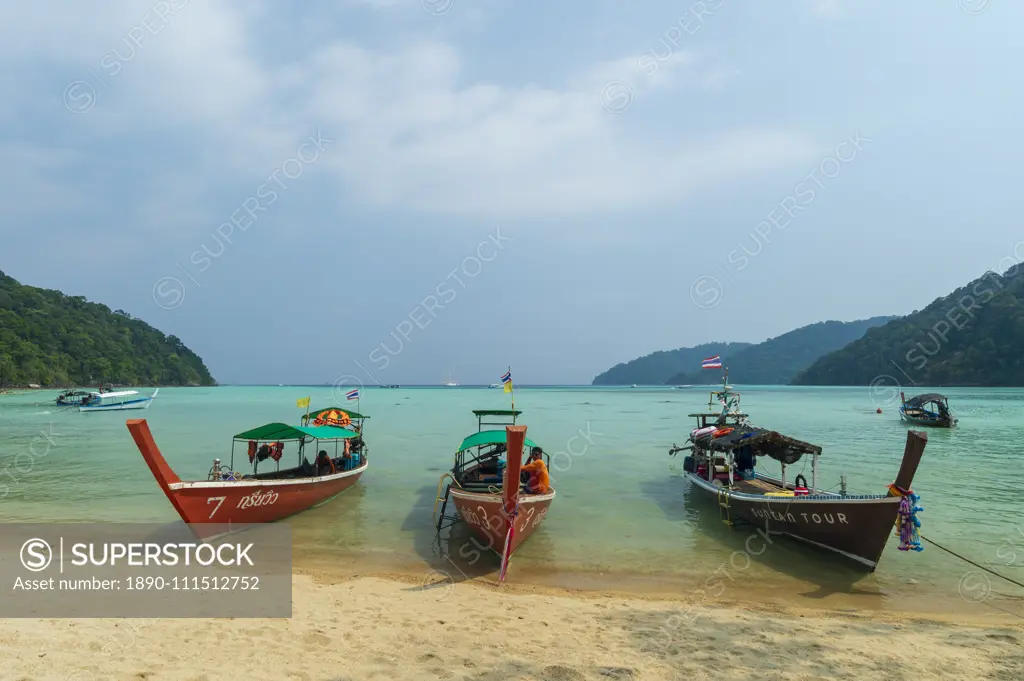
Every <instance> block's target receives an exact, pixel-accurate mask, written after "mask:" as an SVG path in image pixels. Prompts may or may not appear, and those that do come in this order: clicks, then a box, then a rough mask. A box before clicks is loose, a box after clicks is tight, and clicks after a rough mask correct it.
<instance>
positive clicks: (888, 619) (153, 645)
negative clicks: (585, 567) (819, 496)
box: [0, 576, 1024, 681]
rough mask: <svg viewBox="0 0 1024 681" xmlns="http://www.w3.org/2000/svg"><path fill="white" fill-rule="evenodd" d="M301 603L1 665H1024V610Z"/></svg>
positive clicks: (563, 600) (600, 602)
mask: <svg viewBox="0 0 1024 681" xmlns="http://www.w3.org/2000/svg"><path fill="white" fill-rule="evenodd" d="M294 603H295V605H294V611H293V617H292V619H289V620H281V619H277V620H241V619H238V620H6V621H3V622H0V679H3V680H4V681H7V680H12V681H49V680H51V679H52V680H54V681H57V680H59V681H94V680H95V681H101V680H102V681H121V680H125V681H127V680H135V681H138V680H140V679H147V680H151V681H171V680H181V681H186V680H187V681H214V680H219V679H242V680H244V681H258V680H261V679H274V680H282V679H296V680H300V681H342V680H353V681H354V680H362V679H380V680H381V681H385V680H386V681H392V680H404V679H409V680H413V679H415V681H427V680H429V679H472V680H474V681H505V680H510V679H511V680H527V679H551V680H557V681H574V680H582V679H594V680H600V681H609V680H611V681H615V680H627V679H635V680H647V679H650V680H660V679H672V680H673V681H674V680H676V679H724V680H727V681H728V680H734V679H735V680H738V679H779V680H782V679H785V680H786V681H797V680H804V679H806V680H811V679H814V680H818V679H862V678H868V677H869V676H874V677H876V678H878V679H884V680H885V681H892V680H896V679H905V680H906V681H925V680H927V679H957V680H961V679H994V680H997V681H1013V680H1019V679H1024V625H1022V623H1021V620H1019V619H1014V618H1007V619H1006V620H1005V621H1000V622H981V621H976V622H975V623H974V624H970V625H968V624H953V623H950V622H948V621H947V622H943V621H937V620H925V619H920V618H905V617H904V618H899V617H894V616H891V615H887V616H885V618H884V621H883V620H880V619H879V617H880V616H879V615H877V614H875V615H868V614H864V615H850V614H835V613H832V614H829V613H812V612H810V611H804V612H797V611H786V612H769V611H754V610H748V609H745V608H742V607H738V606H715V607H698V608H696V609H690V606H687V605H686V604H685V603H680V602H667V601H652V600H642V599H627V598H616V597H595V596H588V597H582V596H573V595H556V594H544V593H525V592H517V591H516V590H515V587H514V586H510V585H506V586H504V587H501V588H498V587H495V586H489V585H476V584H460V585H458V586H451V585H450V584H442V585H441V586H437V587H426V588H425V587H424V586H422V585H420V584H409V583H402V582H398V581H387V580H383V579H375V578H361V579H355V580H351V581H347V582H343V583H340V584H329V583H319V582H317V581H316V580H315V579H314V578H313V577H310V576H296V577H295V581H294ZM688 610H689V612H691V613H694V612H697V613H699V615H698V617H697V618H696V622H695V624H694V625H693V626H692V627H691V626H690V625H688V624H687V623H686V621H685V620H684V619H683V618H682V615H683V614H684V613H686V612H687V611H688Z"/></svg>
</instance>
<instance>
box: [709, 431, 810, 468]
mask: <svg viewBox="0 0 1024 681" xmlns="http://www.w3.org/2000/svg"><path fill="white" fill-rule="evenodd" d="M722 430H728V431H729V432H727V433H723V434H722V435H721V436H720V437H714V433H706V434H705V435H701V436H698V437H696V438H695V439H694V443H695V444H697V445H699V446H701V447H705V448H707V449H711V450H714V451H719V452H731V451H734V450H737V449H740V448H742V447H747V446H749V447H751V448H752V449H753V451H754V454H756V455H757V456H769V457H771V458H773V459H775V460H776V461H780V462H782V463H784V464H792V463H796V462H797V461H799V460H800V457H802V456H803V455H804V454H821V447H819V446H817V445H812V444H810V443H807V442H802V441H800V440H795V439H793V438H791V437H787V436H785V435H783V434H782V433H778V432H776V431H774V430H766V429H764V428H755V427H753V426H735V427H732V428H729V429H722ZM715 432H721V431H715Z"/></svg>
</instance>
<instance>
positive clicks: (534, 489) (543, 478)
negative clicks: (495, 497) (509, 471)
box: [521, 447, 551, 494]
mask: <svg viewBox="0 0 1024 681" xmlns="http://www.w3.org/2000/svg"><path fill="white" fill-rule="evenodd" d="M543 455H544V452H543V451H542V450H541V448H540V447H534V448H533V449H532V450H530V458H529V459H527V463H526V465H525V466H523V467H522V469H521V470H522V472H523V473H529V474H530V480H529V482H527V483H526V490H525V491H526V493H527V494H547V493H548V492H550V491H551V478H550V477H549V476H548V467H547V466H546V465H544V459H543V458H542V457H543Z"/></svg>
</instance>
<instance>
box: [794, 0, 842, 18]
mask: <svg viewBox="0 0 1024 681" xmlns="http://www.w3.org/2000/svg"><path fill="white" fill-rule="evenodd" d="M804 3H805V4H806V6H807V7H808V8H809V9H810V11H811V13H812V14H814V15H816V16H819V17H824V18H826V19H838V18H840V17H842V16H843V14H844V8H843V4H842V2H841V0H804Z"/></svg>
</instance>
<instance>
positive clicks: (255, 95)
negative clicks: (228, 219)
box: [0, 0, 816, 218]
mask: <svg viewBox="0 0 1024 681" xmlns="http://www.w3.org/2000/svg"><path fill="white" fill-rule="evenodd" d="M388 1H389V0H364V2H373V4H377V5H380V4H382V3H383V4H387V2H388ZM168 6H170V7H171V8H172V9H174V11H173V12H168V11H166V10H167V8H168ZM131 7H137V6H136V5H131ZM104 8H105V9H104V10H103V16H96V14H97V13H98V11H97V10H95V8H85V7H82V8H75V7H72V8H70V9H68V10H67V11H66V13H65V15H64V16H62V17H61V18H60V20H59V21H58V22H56V23H54V22H52V21H50V22H49V23H47V22H48V21H49V18H48V17H47V16H46V15H45V13H40V12H29V13H27V14H26V15H25V16H21V15H12V17H10V18H11V19H12V23H11V24H9V25H7V26H6V28H0V39H6V38H12V39H13V40H14V42H13V43H8V44H7V46H6V47H4V48H0V49H3V50H5V51H6V52H7V53H8V56H9V57H11V56H13V57H15V58H17V59H19V60H21V62H22V63H23V64H24V65H25V66H26V67H29V66H31V68H32V69H36V70H38V69H44V68H50V69H52V68H53V65H54V64H55V63H56V64H57V65H59V67H60V71H61V72H62V73H67V74H69V80H68V82H70V80H74V79H79V78H80V79H84V80H85V81H87V82H89V83H90V84H91V86H92V87H93V88H94V91H95V96H96V102H95V106H93V107H91V108H90V110H88V111H85V112H84V113H80V114H79V115H73V114H71V113H69V112H67V111H58V112H56V113H59V114H60V115H61V116H64V117H65V118H64V121H63V122H64V124H65V125H67V126H68V127H70V128H72V129H74V130H75V132H76V139H78V140H86V141H96V140H100V141H103V142H105V143H108V144H115V143H117V142H121V141H125V140H134V139H146V140H148V141H149V142H150V143H151V144H154V145H156V146H157V147H158V149H161V150H162V151H163V153H164V154H166V153H167V150H168V149H173V150H174V152H175V154H174V155H176V156H181V155H184V156H185V157H186V158H187V163H189V164H191V166H190V167H191V169H192V170H193V171H194V174H195V175H197V176H207V177H209V178H210V181H211V185H212V184H214V183H215V181H216V180H217V179H218V178H221V177H224V176H229V177H230V176H240V177H255V176H254V175H252V173H257V175H258V174H260V173H264V172H269V171H270V170H272V169H273V168H274V167H276V165H277V164H279V163H280V162H281V161H282V160H283V159H285V158H287V157H288V155H291V154H294V151H295V147H296V144H297V143H299V142H300V141H301V140H302V139H304V138H305V137H306V136H307V135H310V134H313V133H315V132H316V130H318V129H321V130H323V131H324V134H325V135H326V136H327V137H330V138H332V139H336V140H337V144H336V146H335V147H333V148H332V149H331V151H330V153H328V154H326V155H325V157H324V159H323V161H322V162H318V169H319V165H320V164H321V163H322V165H323V167H324V168H325V169H326V170H329V171H330V173H331V177H332V178H333V182H334V183H335V186H336V189H337V194H338V196H339V197H341V198H343V200H344V201H346V202H347V203H348V204H350V205H362V206H369V207H372V208H377V209H397V210H403V211H419V212H425V213H433V214H439V215H452V216H464V217H469V218H481V217H491V216H502V217H509V218H511V217H536V216H552V215H559V216H564V215H591V216H592V215H595V214H600V213H602V212H604V211H609V210H632V209H636V208H639V207H644V208H648V207H652V206H653V205H656V204H676V203H679V202H680V201H682V200H685V197H686V196H688V195H690V194H693V193H694V192H697V191H700V190H701V189H703V188H706V187H708V186H711V185H714V184H721V183H723V182H728V181H731V180H733V179H737V178H742V177H744V176H746V175H748V174H750V173H757V172H764V171H770V170H773V169H777V168H783V167H788V166H790V165H793V164H800V163H805V162H806V161H807V160H808V159H810V158H812V157H813V156H814V155H815V153H816V150H815V148H814V145H813V144H812V142H811V141H810V140H808V139H807V138H805V137H804V136H803V135H802V134H800V133H799V132H798V131H794V130H791V129H787V128H784V127H780V126H771V125H759V124H758V123H757V122H756V121H751V122H750V123H749V124H748V125H742V126H739V125H738V126H735V127H724V126H722V127H708V125H707V124H703V123H702V124H697V122H696V119H693V120H692V121H691V120H688V119H687V117H686V115H685V111H684V110H681V111H680V114H679V116H678V117H675V118H673V117H664V116H661V118H662V119H665V118H667V123H663V124H662V125H660V126H659V125H651V124H650V123H649V121H650V119H651V114H652V112H654V113H657V112H658V109H659V107H665V106H668V107H672V106H679V102H678V101H673V99H672V97H673V93H674V92H675V91H678V90H680V89H686V88H695V89H697V90H698V91H699V90H701V89H702V88H703V87H704V86H705V85H708V84H718V85H719V86H720V85H721V83H722V82H723V81H722V77H721V74H722V73H725V72H726V71H723V69H722V67H721V66H720V65H716V64H709V63H705V62H704V61H702V57H701V55H700V54H699V53H696V52H678V53H676V54H673V55H672V58H671V59H670V60H667V61H666V62H665V63H659V64H657V65H656V68H655V69H654V70H653V72H652V71H651V69H650V68H649V67H648V68H646V69H645V68H644V67H643V66H642V65H643V63H644V62H643V61H642V59H641V56H627V57H622V58H611V59H608V60H607V61H604V62H601V63H599V64H591V65H586V64H582V65H579V67H578V68H576V69H575V70H574V71H575V72H566V73H564V74H562V76H561V77H557V74H552V76H551V78H550V80H548V81H547V82H545V83H543V84H539V83H535V82H512V81H509V80H496V79H487V78H482V77H480V76H471V75H469V71H470V70H469V69H468V66H469V65H470V61H469V60H470V59H471V54H468V53H467V52H465V51H463V50H460V49H457V48H456V47H455V46H453V45H451V44H448V43H444V42H439V41H436V40H435V41H417V42H409V43H401V42H398V41H392V42H391V44H388V45H387V46H379V45H375V46H372V47H370V46H366V45H361V44H358V43H356V42H355V41H354V40H352V39H337V38H332V39H330V40H329V41H325V42H323V43H321V44H318V45H316V46H315V47H313V48H310V47H309V46H308V45H307V44H305V43H304V42H303V40H302V36H301V35H300V36H294V35H293V36H289V35H288V29H289V26H290V25H289V22H288V20H287V19H285V18H283V17H282V16H280V15H278V14H275V12H276V11H278V10H277V9H276V8H275V7H271V6H268V5H258V4H243V3H240V2H226V1H221V2H208V3H199V2H188V0H168V1H167V2H163V3H160V2H158V3H156V4H155V5H154V7H151V8H150V9H149V10H148V11H140V10H139V9H134V10H132V9H130V8H129V4H128V3H121V4H117V3H112V4H111V6H110V7H108V6H107V5H104ZM154 8H159V9H160V10H162V11H159V12H157V11H155V9H154ZM309 11H310V12H316V11H317V10H315V9H312V8H311V9H310V10H309ZM327 18H328V17H325V20H326V19H327ZM304 20H305V21H308V20H309V17H305V18H304ZM140 27H143V28H140ZM44 29H45V30H44ZM156 29H159V30H156ZM40 32H42V33H44V34H45V39H44V40H41V41H40V42H39V44H38V45H36V44H35V43H33V42H31V41H28V40H25V39H24V36H27V35H34V34H38V33H40ZM15 38H16V39H15ZM275 38H280V40H281V41H283V42H278V41H276V40H275ZM12 51H13V53H14V54H13V55H12ZM41 52H45V55H46V59H47V62H46V63H42V62H40V61H39V60H38V57H39V56H40V54H39V53H41ZM648 61H649V60H648ZM76 74H77V75H76ZM616 80H622V81H623V82H626V83H628V84H631V85H630V87H629V91H628V93H627V94H623V93H620V94H621V95H623V96H625V97H626V99H628V106H627V107H626V108H625V109H624V110H623V111H620V112H617V114H618V115H616V114H615V113H609V111H608V107H607V106H605V105H604V104H606V102H603V101H602V97H603V96H604V95H603V88H604V87H605V86H607V84H608V83H609V82H613V81H616ZM34 82H37V81H34ZM42 82H46V83H47V84H48V86H49V87H52V88H53V89H54V90H61V89H63V87H64V84H60V85H58V84H57V83H55V82H54V81H53V76H52V71H51V72H50V74H49V78H48V79H46V80H44V81H42ZM702 84H704V85H702ZM26 87H28V86H27V85H26ZM33 87H38V86H33ZM35 92H36V94H37V95H38V94H39V91H38V89H36V90H35ZM689 95H690V96H692V95H693V91H690V93H689ZM48 96H49V97H50V98H51V99H53V100H54V101H59V100H58V97H57V96H56V92H50V93H49V94H48ZM622 101H624V100H622V99H620V100H619V102H622ZM160 156H161V154H160V153H155V154H154V155H153V159H152V163H153V168H152V169H151V172H152V177H153V178H166V177H167V176H168V174H174V173H176V172H180V170H179V169H176V168H169V167H166V166H161V161H160ZM93 162H95V163H103V159H102V158H94V159H93ZM174 162H175V163H179V164H180V163H181V162H182V160H181V158H177V159H176V160H175V161H174ZM164 189H165V191H172V190H173V186H172V187H166V188H164Z"/></svg>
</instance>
